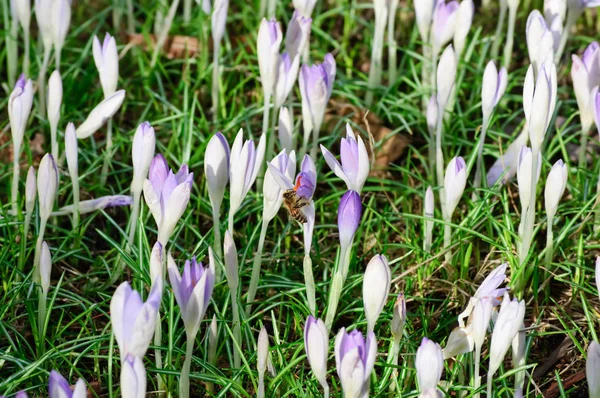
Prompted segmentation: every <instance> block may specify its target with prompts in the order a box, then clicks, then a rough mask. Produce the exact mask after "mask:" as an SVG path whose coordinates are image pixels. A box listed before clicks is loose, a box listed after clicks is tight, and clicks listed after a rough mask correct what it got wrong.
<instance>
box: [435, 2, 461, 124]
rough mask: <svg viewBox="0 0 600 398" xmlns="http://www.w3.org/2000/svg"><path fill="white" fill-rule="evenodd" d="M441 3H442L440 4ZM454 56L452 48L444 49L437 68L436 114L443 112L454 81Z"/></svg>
mask: <svg viewBox="0 0 600 398" xmlns="http://www.w3.org/2000/svg"><path fill="white" fill-rule="evenodd" d="M441 3H443V2H441ZM456 63H457V60H456V54H455V53H454V49H453V48H452V46H451V45H450V46H448V47H446V49H445V50H444V52H443V53H442V57H441V58H440V62H439V63H438V66H437V103H438V112H442V113H443V112H444V110H445V109H446V104H447V103H448V99H449V98H450V94H451V93H452V88H453V87H454V80H455V79H456Z"/></svg>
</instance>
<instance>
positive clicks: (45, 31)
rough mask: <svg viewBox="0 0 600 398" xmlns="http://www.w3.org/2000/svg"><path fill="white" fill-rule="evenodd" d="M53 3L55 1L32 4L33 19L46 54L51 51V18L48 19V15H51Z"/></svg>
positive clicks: (40, 0) (36, 1)
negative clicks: (33, 10)
mask: <svg viewBox="0 0 600 398" xmlns="http://www.w3.org/2000/svg"><path fill="white" fill-rule="evenodd" d="M54 2H55V0H35V3H34V7H35V19H36V21H37V25H38V29H39V31H40V37H41V39H42V42H43V44H44V52H47V53H48V54H49V52H50V51H51V50H52V18H48V14H50V15H52V8H53V6H54ZM49 11H50V12H49Z"/></svg>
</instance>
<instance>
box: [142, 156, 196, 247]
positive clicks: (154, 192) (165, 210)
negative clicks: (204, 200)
mask: <svg viewBox="0 0 600 398" xmlns="http://www.w3.org/2000/svg"><path fill="white" fill-rule="evenodd" d="M193 182H194V173H190V172H189V169H188V167H187V165H185V164H184V165H182V166H181V168H180V169H179V171H178V172H177V174H175V173H173V170H170V169H169V166H168V165H167V160H166V159H165V158H164V156H163V155H161V154H158V155H156V156H155V157H154V159H152V162H151V164H150V169H149V172H148V179H146V180H145V181H144V188H143V189H144V199H145V200H146V204H147V205H148V208H149V209H150V212H151V213H152V216H153V217H154V221H155V222H156V225H157V227H158V241H159V242H161V243H162V244H163V245H165V244H166V243H167V242H168V241H169V238H170V237H171V234H172V233H173V230H174V229H175V226H176V225H177V222H178V221H179V219H180V218H181V216H182V215H183V212H184V211H185V209H186V207H187V204H188V202H189V200H190V194H191V191H192V184H193Z"/></svg>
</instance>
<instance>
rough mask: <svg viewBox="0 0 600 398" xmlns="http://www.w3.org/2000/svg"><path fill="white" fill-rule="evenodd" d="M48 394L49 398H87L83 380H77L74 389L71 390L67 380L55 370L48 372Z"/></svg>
mask: <svg viewBox="0 0 600 398" xmlns="http://www.w3.org/2000/svg"><path fill="white" fill-rule="evenodd" d="M48 394H49V395H50V398H86V397H87V396H88V393H87V391H86V388H85V381H83V379H79V380H77V384H75V389H73V390H72V389H71V385H70V384H69V382H68V381H67V379H65V378H64V377H62V376H61V374H60V373H58V372H57V371H56V370H53V371H51V372H50V379H49V380H48Z"/></svg>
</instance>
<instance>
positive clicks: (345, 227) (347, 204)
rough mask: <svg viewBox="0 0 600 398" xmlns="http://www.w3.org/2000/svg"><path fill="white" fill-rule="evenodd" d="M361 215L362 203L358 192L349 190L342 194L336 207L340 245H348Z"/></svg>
mask: <svg viewBox="0 0 600 398" xmlns="http://www.w3.org/2000/svg"><path fill="white" fill-rule="evenodd" d="M361 216H362V204H361V201H360V195H359V194H358V192H356V191H353V190H349V191H348V192H346V193H345V194H344V196H342V200H341V201H340V206H339V207H338V229H339V233H340V245H341V247H343V248H345V247H349V246H350V245H351V244H352V240H353V239H354V234H355V233H356V230H357V229H358V224H359V223H360V217H361Z"/></svg>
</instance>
